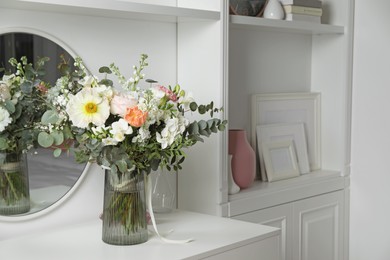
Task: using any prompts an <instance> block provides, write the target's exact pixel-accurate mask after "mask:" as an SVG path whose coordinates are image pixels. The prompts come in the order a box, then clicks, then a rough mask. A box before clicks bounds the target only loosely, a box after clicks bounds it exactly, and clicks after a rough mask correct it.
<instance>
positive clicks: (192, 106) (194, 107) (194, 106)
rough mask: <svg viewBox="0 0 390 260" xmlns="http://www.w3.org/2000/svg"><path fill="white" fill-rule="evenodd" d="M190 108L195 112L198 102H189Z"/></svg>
mask: <svg viewBox="0 0 390 260" xmlns="http://www.w3.org/2000/svg"><path fill="white" fill-rule="evenodd" d="M190 109H191V111H192V112H195V111H196V110H197V109H198V104H196V103H195V102H191V103H190Z"/></svg>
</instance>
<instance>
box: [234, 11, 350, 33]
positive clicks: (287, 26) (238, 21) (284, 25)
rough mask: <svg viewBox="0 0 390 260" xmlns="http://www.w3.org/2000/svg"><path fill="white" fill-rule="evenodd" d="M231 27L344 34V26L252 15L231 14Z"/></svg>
mask: <svg viewBox="0 0 390 260" xmlns="http://www.w3.org/2000/svg"><path fill="white" fill-rule="evenodd" d="M230 28H237V29H242V28H247V29H249V28H250V29H258V30H268V31H275V32H290V33H302V34H312V35H315V34H344V27H343V26H338V25H329V24H316V23H310V22H300V21H285V20H272V19H265V18H258V17H250V16H240V15H230Z"/></svg>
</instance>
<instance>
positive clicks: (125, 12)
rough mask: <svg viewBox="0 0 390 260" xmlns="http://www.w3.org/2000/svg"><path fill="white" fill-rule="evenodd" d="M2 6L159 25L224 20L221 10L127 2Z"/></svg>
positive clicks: (39, 0) (8, 0)
mask: <svg viewBox="0 0 390 260" xmlns="http://www.w3.org/2000/svg"><path fill="white" fill-rule="evenodd" d="M1 7H3V8H12V9H24V10H27V9H28V10H37V11H48V12H58V13H65V14H80V15H90V16H101V17H111V18H124V19H137V20H147V21H158V22H177V21H181V22H185V21H193V20H219V19H220V12H218V11H209V10H200V9H192V8H182V7H175V6H163V5H154V4H143V3H132V2H127V1H125V0H123V1H121V0H82V1H80V0H1V3H0V8H1Z"/></svg>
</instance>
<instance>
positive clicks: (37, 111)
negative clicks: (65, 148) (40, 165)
mask: <svg viewBox="0 0 390 260" xmlns="http://www.w3.org/2000/svg"><path fill="white" fill-rule="evenodd" d="M47 61H48V58H40V59H38V61H37V62H36V64H35V65H33V64H31V63H29V62H28V61H27V58H26V57H22V58H21V59H20V61H17V60H16V59H15V58H11V59H10V60H9V63H10V65H11V68H12V69H11V71H5V69H3V70H2V71H3V73H4V75H3V76H2V78H1V79H0V208H1V205H3V206H4V204H6V205H12V204H15V203H17V202H18V201H20V200H21V199H24V200H28V194H29V192H28V175H26V174H21V172H23V171H25V170H27V169H25V164H24V163H23V157H24V156H25V154H26V152H27V151H28V150H30V149H31V148H33V147H36V146H37V135H38V130H37V129H36V128H35V125H36V123H37V122H39V121H40V119H41V116H42V115H43V113H44V112H45V111H46V105H45V102H44V99H45V95H46V90H47V85H46V83H44V82H43V81H42V80H41V78H42V77H43V76H44V75H45V70H44V64H45V62H47ZM26 203H29V202H26ZM4 214H6V213H4Z"/></svg>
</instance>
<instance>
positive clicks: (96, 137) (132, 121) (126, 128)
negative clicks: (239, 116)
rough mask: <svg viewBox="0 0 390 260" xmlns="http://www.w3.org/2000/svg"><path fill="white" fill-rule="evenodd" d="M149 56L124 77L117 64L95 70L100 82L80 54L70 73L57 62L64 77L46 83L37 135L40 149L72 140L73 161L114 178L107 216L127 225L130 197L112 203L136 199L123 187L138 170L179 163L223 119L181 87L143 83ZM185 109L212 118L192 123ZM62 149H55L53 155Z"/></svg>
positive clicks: (222, 124) (172, 166)
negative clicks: (87, 163) (110, 210)
mask: <svg viewBox="0 0 390 260" xmlns="http://www.w3.org/2000/svg"><path fill="white" fill-rule="evenodd" d="M147 58H148V57H147V55H145V54H143V55H141V58H140V61H139V64H138V65H137V66H133V73H132V77H131V78H129V79H126V78H125V77H124V76H123V75H122V73H121V72H120V70H119V68H118V67H117V66H116V65H115V64H111V65H109V66H106V67H102V68H100V70H99V72H100V73H103V74H104V75H105V76H104V78H103V79H101V80H99V79H98V77H97V76H94V75H91V74H90V73H89V72H88V71H87V69H86V67H85V66H84V64H83V62H82V60H81V59H80V58H76V59H75V64H74V65H75V70H74V71H73V70H70V67H69V65H68V64H67V63H66V61H64V62H63V63H62V64H60V65H59V68H60V69H61V70H62V71H63V72H64V73H65V74H64V76H63V77H61V78H60V79H58V80H57V83H56V85H55V86H53V87H52V88H50V89H48V93H47V98H48V99H47V101H48V102H47V104H48V106H49V107H50V108H49V109H48V110H47V111H46V112H45V113H44V114H43V117H42V121H41V126H40V131H41V132H40V134H39V136H38V142H39V143H40V145H41V146H43V147H50V146H53V145H59V144H61V143H65V144H71V143H72V142H66V140H73V143H72V145H73V148H72V149H74V151H75V156H76V159H77V160H78V161H80V162H85V161H93V162H97V164H98V165H100V166H102V167H103V168H105V169H109V171H110V172H111V173H112V174H114V177H112V179H111V182H115V185H114V186H115V191H117V192H118V195H117V196H114V197H113V199H112V201H111V202H110V203H108V204H109V205H110V207H112V206H115V205H116V207H117V208H116V210H115V214H114V213H113V214H112V216H111V222H113V223H115V222H117V221H120V222H122V223H130V224H129V225H128V227H129V228H132V227H134V221H137V219H139V217H134V216H133V215H134V214H133V215H132V214H130V215H125V214H122V213H121V212H122V211H124V210H125V209H124V207H125V206H126V205H127V203H121V204H120V205H119V204H118V205H117V202H118V201H121V202H124V201H125V202H126V201H129V200H133V199H134V198H133V197H131V196H129V195H128V194H125V193H120V191H121V190H122V189H123V188H124V187H126V186H128V185H132V183H133V181H134V177H135V176H137V175H139V174H142V173H146V174H149V173H150V172H151V171H152V170H157V169H158V168H159V167H164V168H166V169H168V170H175V171H178V170H180V169H182V166H181V165H182V163H183V161H184V160H185V153H184V149H185V148H188V147H191V146H193V145H195V144H196V143H197V142H198V141H203V138H202V137H208V136H210V135H211V134H212V133H217V132H218V131H223V130H224V129H225V127H226V124H227V121H222V120H220V119H218V118H213V114H214V113H216V112H220V111H221V109H220V108H215V107H214V104H213V102H211V103H209V104H207V105H199V104H197V103H196V102H195V100H194V98H193V97H192V95H191V93H190V92H186V91H185V90H183V89H182V88H181V87H180V86H179V85H175V86H173V87H171V86H168V87H165V86H161V85H158V84H157V82H156V81H154V80H145V81H146V83H147V86H148V87H144V88H140V87H139V83H140V81H141V80H143V79H144V78H145V75H144V74H143V73H142V71H143V69H144V68H145V67H146V66H147V65H148V63H147ZM109 75H115V76H116V78H117V81H118V83H119V84H120V88H116V87H115V86H114V83H113V81H112V80H111V79H109V78H108V76H109ZM187 113H199V114H205V113H209V115H210V118H209V119H208V120H199V121H193V122H190V120H189V119H188V118H187V117H186V114H187ZM63 148H64V147H63V146H62V147H60V148H57V149H55V150H54V155H59V154H60V153H61V151H62V150H63ZM104 215H107V214H106V211H104ZM105 217H106V216H105ZM131 219H133V220H131Z"/></svg>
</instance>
